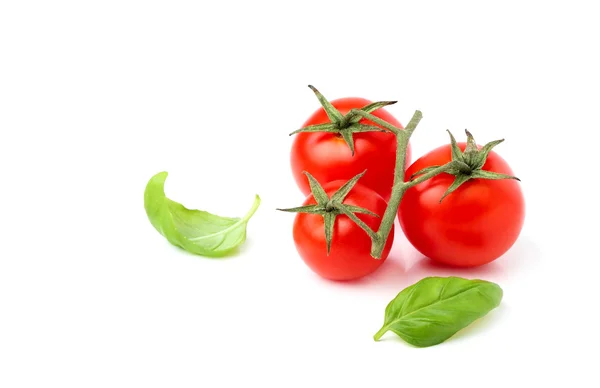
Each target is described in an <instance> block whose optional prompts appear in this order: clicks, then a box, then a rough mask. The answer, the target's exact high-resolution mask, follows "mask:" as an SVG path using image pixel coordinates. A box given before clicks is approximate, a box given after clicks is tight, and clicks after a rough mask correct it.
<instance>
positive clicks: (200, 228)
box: [144, 172, 260, 257]
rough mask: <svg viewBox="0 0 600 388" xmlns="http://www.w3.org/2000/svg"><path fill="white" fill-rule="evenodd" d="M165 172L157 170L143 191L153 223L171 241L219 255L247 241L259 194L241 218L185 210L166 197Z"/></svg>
mask: <svg viewBox="0 0 600 388" xmlns="http://www.w3.org/2000/svg"><path fill="white" fill-rule="evenodd" d="M167 175H168V174H167V172H160V173H158V174H156V175H154V176H153V177H152V178H151V179H150V181H149V182H148V184H147V186H146V190H145V192H144V208H145V209H146V214H147V216H148V219H149V220H150V222H151V223H152V226H154V228H155V229H156V230H157V231H158V232H159V233H160V234H162V235H163V236H164V237H165V238H166V239H167V240H168V241H169V242H170V243H171V244H173V245H175V246H178V247H181V248H183V249H185V250H186V251H189V252H192V253H195V254H198V255H202V256H211V257H219V256H224V255H226V254H228V253H230V252H232V251H233V250H234V249H235V248H236V247H238V246H239V245H240V244H242V243H243V242H244V241H246V225H247V223H248V220H249V219H250V217H252V215H253V214H254V212H256V209H258V206H259V205H260V197H259V196H258V195H257V196H256V197H255V199H254V203H253V205H252V208H251V209H250V211H248V213H247V214H246V215H245V216H244V217H242V218H231V217H220V216H217V215H214V214H211V213H209V212H206V211H202V210H192V209H187V208H186V207H185V206H183V205H181V204H180V203H177V202H175V201H172V200H170V199H169V198H167V197H166V195H165V190H164V186H165V180H166V179H167Z"/></svg>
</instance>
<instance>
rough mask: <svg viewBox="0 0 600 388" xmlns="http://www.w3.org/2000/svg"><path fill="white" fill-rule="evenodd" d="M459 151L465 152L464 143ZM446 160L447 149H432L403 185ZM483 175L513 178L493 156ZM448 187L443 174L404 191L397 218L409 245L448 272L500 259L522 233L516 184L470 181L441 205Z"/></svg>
mask: <svg viewBox="0 0 600 388" xmlns="http://www.w3.org/2000/svg"><path fill="white" fill-rule="evenodd" d="M458 145H459V147H460V149H461V150H463V151H464V149H465V146H466V143H458ZM451 159H452V156H451V149H450V146H449V145H445V146H441V147H439V148H436V149H434V150H432V151H431V152H429V153H428V154H426V155H424V156H423V157H421V158H419V159H418V160H417V161H415V162H414V163H413V164H412V165H411V166H410V167H409V168H408V170H407V171H406V177H405V179H408V178H409V177H410V176H411V175H412V174H414V173H415V172H418V171H420V170H422V169H423V168H425V167H428V166H433V165H443V164H445V163H447V162H449V161H451ZM482 169H483V170H488V171H493V172H498V173H503V174H508V175H513V172H512V170H511V168H510V166H509V165H508V163H507V162H506V161H505V160H504V159H502V158H501V157H500V156H499V155H498V154H497V153H495V152H494V151H491V152H490V153H489V156H488V158H487V161H486V163H485V165H484V166H483V168H482ZM453 181H454V176H453V175H450V174H445V173H444V174H440V175H437V176H435V177H434V178H432V179H430V180H428V181H425V182H423V183H421V184H419V185H417V186H415V187H413V188H410V189H408V190H407V191H406V193H405V195H404V198H403V199H402V202H401V203H400V207H399V210H398V217H399V221H400V225H401V227H402V230H403V231H404V234H405V235H406V237H407V239H408V241H410V243H411V244H412V245H413V246H414V247H415V248H416V249H417V250H418V251H419V252H421V253H422V254H423V255H424V256H426V257H429V258H430V259H432V260H434V261H436V262H440V263H443V264H447V265H451V266H458V267H474V266H479V265H482V264H486V263H489V262H491V261H493V260H495V259H497V258H499V257H500V256H502V255H503V254H504V253H505V252H506V251H508V249H509V248H510V247H511V246H512V245H513V244H514V243H515V241H516V240H517V238H518V236H519V234H520V233H521V229H522V227H523V222H524V217H525V201H524V198H523V193H522V191H521V187H520V184H519V182H518V181H516V180H513V179H502V180H489V179H471V180H469V181H467V182H466V183H464V184H463V185H462V186H460V187H459V188H458V189H457V190H456V191H454V192H453V193H451V194H449V195H448V196H447V197H446V198H444V200H443V201H442V202H441V203H440V198H441V197H442V195H443V194H444V193H445V192H446V190H447V189H448V187H449V186H450V185H451V184H452V182H453Z"/></svg>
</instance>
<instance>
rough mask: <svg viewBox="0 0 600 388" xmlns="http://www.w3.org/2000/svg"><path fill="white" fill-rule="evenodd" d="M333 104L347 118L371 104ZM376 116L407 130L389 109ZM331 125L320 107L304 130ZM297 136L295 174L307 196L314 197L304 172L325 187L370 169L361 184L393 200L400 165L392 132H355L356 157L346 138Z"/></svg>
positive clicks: (352, 100) (322, 134) (350, 100)
mask: <svg viewBox="0 0 600 388" xmlns="http://www.w3.org/2000/svg"><path fill="white" fill-rule="evenodd" d="M331 103H332V105H333V106H334V107H335V108H337V109H338V110H339V111H340V113H342V114H343V115H345V114H346V113H348V112H349V111H350V110H351V109H354V108H357V109H358V108H362V107H364V106H365V105H368V104H370V103H371V101H369V100H366V99H364V98H354V97H352V98H341V99H338V100H333V101H331ZM372 114H373V115H374V116H377V117H379V118H381V119H382V120H385V121H387V122H388V123H390V124H392V125H394V126H396V127H398V128H403V127H402V125H401V124H400V122H398V120H396V119H395V118H394V117H393V116H392V115H391V114H390V113H389V112H388V111H386V110H385V109H378V110H376V111H375V112H373V113H372ZM328 122H330V120H329V118H328V117H327V114H326V113H325V110H324V109H323V108H319V109H318V110H317V111H316V112H314V113H313V114H312V116H310V117H309V118H308V120H306V122H305V123H304V124H303V125H302V127H306V126H309V125H316V124H324V123H328ZM361 123H365V124H370V125H375V124H373V123H372V122H370V121H367V120H362V121H361ZM294 136H295V139H294V142H293V144H292V150H291V166H292V172H293V174H294V179H295V180H296V183H297V184H298V187H299V188H300V190H301V191H302V193H304V195H308V194H310V187H309V185H308V182H307V181H306V176H305V175H304V174H303V171H308V172H309V173H310V174H312V175H313V176H314V177H315V178H316V179H317V181H319V182H320V183H321V184H325V183H327V182H331V181H334V180H338V179H342V180H349V179H350V178H352V177H354V176H355V175H357V174H359V173H361V172H363V171H364V170H367V173H366V174H365V175H364V176H363V177H362V178H361V184H362V185H365V186H368V187H370V188H372V189H373V190H375V191H377V192H378V193H379V194H381V196H382V197H383V198H384V199H385V200H386V201H387V200H388V199H389V197H390V194H391V190H392V182H393V179H394V166H395V162H396V137H395V136H394V135H393V134H392V133H391V132H362V133H355V134H354V135H353V136H354V147H355V153H354V156H352V152H351V151H350V148H349V147H348V145H347V144H346V142H344V139H342V137H341V136H339V135H337V134H333V133H325V132H312V133H306V132H305V133H298V134H296V135H294ZM406 160H407V162H406V163H407V164H406V165H407V166H408V164H409V163H410V160H411V148H410V145H409V147H408V149H407V153H406Z"/></svg>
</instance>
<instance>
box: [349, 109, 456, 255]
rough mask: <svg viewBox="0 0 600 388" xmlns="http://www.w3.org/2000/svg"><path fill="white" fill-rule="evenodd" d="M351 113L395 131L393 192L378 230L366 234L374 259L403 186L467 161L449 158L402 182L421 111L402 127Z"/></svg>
mask: <svg viewBox="0 0 600 388" xmlns="http://www.w3.org/2000/svg"><path fill="white" fill-rule="evenodd" d="M350 113H351V114H354V115H357V116H360V117H363V118H366V119H368V120H370V121H373V122H374V123H376V124H379V125H381V126H383V127H385V128H387V129H389V130H390V131H391V132H393V133H394V134H395V135H396V166H395V168H394V182H393V186H392V195H391V196H390V200H389V201H388V206H387V208H386V209H385V213H384V214H383V217H382V219H381V224H380V225H379V230H378V231H377V233H376V234H375V236H372V235H371V234H369V235H370V236H371V240H372V242H373V244H372V246H371V256H373V257H374V258H376V259H380V258H381V255H382V253H383V249H384V247H385V243H386V241H387V239H388V236H389V234H390V232H391V230H392V226H393V225H394V221H395V219H396V215H397V214H398V208H399V207H400V202H401V201H402V197H404V193H406V190H408V189H410V188H411V187H413V186H415V185H418V184H419V183H422V182H424V181H426V180H427V179H430V178H432V177H434V176H436V175H438V174H441V173H443V172H448V171H450V170H452V169H455V170H456V169H460V168H464V167H468V166H466V164H465V163H463V162H461V161H452V162H450V163H447V164H445V165H443V166H439V167H437V168H435V169H432V170H430V171H428V172H427V173H425V174H423V175H421V176H419V177H418V178H416V179H414V180H409V181H408V182H405V181H404V171H405V166H406V150H407V149H408V142H409V140H410V137H411V136H412V134H413V132H414V131H415V129H416V128H417V125H418V124H419V122H420V121H421V119H422V118H423V114H422V113H421V111H418V110H417V111H415V113H414V114H413V117H412V118H411V119H410V122H409V123H408V125H407V126H406V128H405V129H403V130H402V129H400V128H396V127H394V126H393V125H391V124H389V123H387V122H385V121H383V120H380V119H379V118H377V117H375V116H373V115H371V114H369V113H366V112H362V111H359V110H352V111H351V112H350Z"/></svg>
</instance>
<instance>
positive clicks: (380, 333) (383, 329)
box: [373, 325, 389, 341]
mask: <svg viewBox="0 0 600 388" xmlns="http://www.w3.org/2000/svg"><path fill="white" fill-rule="evenodd" d="M388 330H389V328H388V327H387V326H386V325H384V326H382V327H381V329H379V331H378V332H377V333H375V335H374V336H373V339H374V340H375V341H379V340H380V339H381V337H383V335H384V334H385V333H387V331H388Z"/></svg>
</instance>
